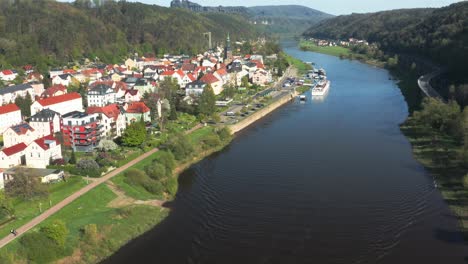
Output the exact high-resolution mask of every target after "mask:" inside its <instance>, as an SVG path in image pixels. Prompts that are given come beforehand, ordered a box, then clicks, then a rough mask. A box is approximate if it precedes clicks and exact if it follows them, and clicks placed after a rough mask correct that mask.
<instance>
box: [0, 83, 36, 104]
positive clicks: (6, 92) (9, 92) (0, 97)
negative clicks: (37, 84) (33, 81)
mask: <svg viewBox="0 0 468 264" xmlns="http://www.w3.org/2000/svg"><path fill="white" fill-rule="evenodd" d="M28 94H29V95H30V96H31V99H32V101H34V99H35V96H36V94H35V92H34V88H33V87H32V86H31V85H30V84H19V85H12V86H7V87H4V88H1V89H0V105H5V104H9V103H13V102H15V99H16V97H18V96H20V97H26V96H27V95H28Z"/></svg>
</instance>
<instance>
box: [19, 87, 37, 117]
mask: <svg viewBox="0 0 468 264" xmlns="http://www.w3.org/2000/svg"><path fill="white" fill-rule="evenodd" d="M32 103H33V102H32V97H31V95H30V94H29V92H28V93H27V94H26V96H25V97H21V96H18V97H16V99H15V104H16V105H17V106H18V107H19V109H21V114H22V115H23V116H31V105H32Z"/></svg>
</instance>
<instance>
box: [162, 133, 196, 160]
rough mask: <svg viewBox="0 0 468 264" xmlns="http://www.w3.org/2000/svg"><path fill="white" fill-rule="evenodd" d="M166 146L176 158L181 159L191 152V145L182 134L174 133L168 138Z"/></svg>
mask: <svg viewBox="0 0 468 264" xmlns="http://www.w3.org/2000/svg"><path fill="white" fill-rule="evenodd" d="M167 148H168V149H169V150H170V151H171V152H172V153H173V154H174V157H175V159H176V160H179V161H180V160H183V159H185V158H187V157H189V156H190V155H191V154H192V152H193V145H192V143H191V142H190V140H189V139H188V138H187V137H186V136H185V135H184V134H176V135H174V136H173V137H172V138H170V139H169V141H168V143H167Z"/></svg>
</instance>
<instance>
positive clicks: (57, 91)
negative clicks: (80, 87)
mask: <svg viewBox="0 0 468 264" xmlns="http://www.w3.org/2000/svg"><path fill="white" fill-rule="evenodd" d="M66 93H67V87H65V86H64V85H62V84H57V85H53V86H51V87H49V88H47V89H45V90H44V92H43V93H42V94H41V98H49V97H54V96H59V95H64V94H66Z"/></svg>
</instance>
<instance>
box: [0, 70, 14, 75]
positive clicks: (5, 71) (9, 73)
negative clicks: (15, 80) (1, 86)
mask: <svg viewBox="0 0 468 264" xmlns="http://www.w3.org/2000/svg"><path fill="white" fill-rule="evenodd" d="M2 73H3V75H11V74H13V72H12V71H11V70H3V71H2Z"/></svg>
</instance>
